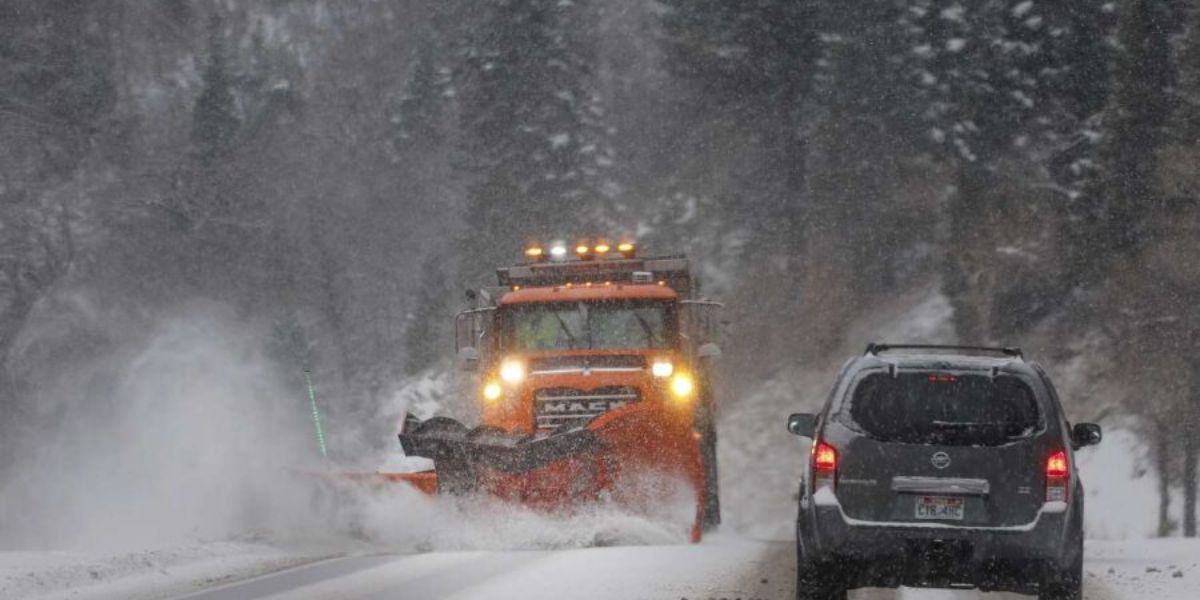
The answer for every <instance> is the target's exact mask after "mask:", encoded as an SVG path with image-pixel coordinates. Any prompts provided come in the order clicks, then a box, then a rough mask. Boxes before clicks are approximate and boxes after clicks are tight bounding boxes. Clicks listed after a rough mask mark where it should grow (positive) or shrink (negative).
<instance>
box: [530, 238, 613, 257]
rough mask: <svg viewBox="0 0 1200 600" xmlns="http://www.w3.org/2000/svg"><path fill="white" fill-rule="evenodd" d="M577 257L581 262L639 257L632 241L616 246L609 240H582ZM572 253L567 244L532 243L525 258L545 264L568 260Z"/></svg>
mask: <svg viewBox="0 0 1200 600" xmlns="http://www.w3.org/2000/svg"><path fill="white" fill-rule="evenodd" d="M574 250H575V252H574V254H575V257H576V258H578V259H579V260H593V259H596V258H605V257H608V256H610V255H612V254H613V251H614V250H615V251H616V254H619V255H621V257H622V258H633V257H634V256H637V244H635V243H634V242H632V241H628V240H626V241H622V242H618V243H616V244H613V243H611V242H609V241H608V240H604V239H600V240H594V241H593V240H581V241H579V242H577V243H576V244H575V248H574ZM570 254H571V253H570V252H568V248H567V244H566V243H565V242H554V243H553V244H550V245H548V246H544V245H542V244H540V243H537V242H535V243H532V244H530V245H529V246H527V247H526V248H525V258H526V259H527V260H529V261H530V262H543V261H545V260H556V261H561V260H567V258H568V256H569V255H570Z"/></svg>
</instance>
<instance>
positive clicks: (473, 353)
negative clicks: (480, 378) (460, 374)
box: [458, 346, 479, 373]
mask: <svg viewBox="0 0 1200 600" xmlns="http://www.w3.org/2000/svg"><path fill="white" fill-rule="evenodd" d="M458 368H459V369H461V370H463V371H467V372H471V373H473V372H475V371H478V370H479V351H478V350H476V349H474V348H472V347H470V346H467V347H465V348H460V349H459V351H458Z"/></svg>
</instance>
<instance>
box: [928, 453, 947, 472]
mask: <svg viewBox="0 0 1200 600" xmlns="http://www.w3.org/2000/svg"><path fill="white" fill-rule="evenodd" d="M929 462H930V463H932V464H933V467H934V468H935V469H945V468H946V467H948V466H950V455H949V454H946V453H945V452H934V453H933V457H931V458H930V459H929Z"/></svg>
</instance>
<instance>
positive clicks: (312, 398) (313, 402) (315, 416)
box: [304, 369, 329, 458]
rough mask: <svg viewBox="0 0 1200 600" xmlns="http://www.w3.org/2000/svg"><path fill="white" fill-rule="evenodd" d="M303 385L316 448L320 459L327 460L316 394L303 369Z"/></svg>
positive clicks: (310, 378)
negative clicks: (315, 436) (315, 433)
mask: <svg viewBox="0 0 1200 600" xmlns="http://www.w3.org/2000/svg"><path fill="white" fill-rule="evenodd" d="M304 385H305V386H307V387H308V403H309V405H310V406H311V407H312V420H313V429H315V430H316V432H317V448H318V449H319V450H320V451H321V458H329V451H328V450H327V449H326V447H325V431H324V430H323V429H321V411H320V409H318V408H317V392H316V389H315V388H313V383H312V376H311V375H310V373H309V370H308V369H304Z"/></svg>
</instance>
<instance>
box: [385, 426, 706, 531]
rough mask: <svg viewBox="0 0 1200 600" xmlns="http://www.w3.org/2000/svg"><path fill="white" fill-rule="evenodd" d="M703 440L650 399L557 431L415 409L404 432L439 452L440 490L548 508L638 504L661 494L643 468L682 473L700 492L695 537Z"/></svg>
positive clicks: (410, 448)
mask: <svg viewBox="0 0 1200 600" xmlns="http://www.w3.org/2000/svg"><path fill="white" fill-rule="evenodd" d="M696 440H697V438H696V435H695V434H694V432H693V430H692V426H691V422H690V419H689V418H684V415H682V414H681V413H679V412H678V411H672V410H670V408H669V407H663V406H658V405H654V404H650V403H645V404H640V405H639V404H635V405H630V406H626V407H623V408H619V409H616V410H612V411H609V412H607V413H604V414H602V415H600V416H597V417H596V418H594V419H592V420H591V421H590V422H589V423H588V424H587V425H586V426H585V427H582V428H577V429H572V430H569V431H563V432H558V433H551V434H545V433H543V434H541V435H534V434H530V433H524V432H507V431H503V430H501V429H498V428H494V427H486V426H483V427H476V428H474V429H468V428H467V427H466V426H465V425H463V424H462V423H459V422H458V421H455V420H453V419H449V418H445V417H434V418H432V419H429V420H428V421H420V420H418V419H415V418H413V417H411V416H410V417H409V418H408V419H407V420H406V421H405V426H404V431H403V433H401V434H400V445H401V446H402V447H403V449H404V453H405V454H406V455H408V456H422V457H426V458H430V459H432V460H433V462H434V473H435V474H436V486H437V492H438V493H439V494H455V495H466V494H475V493H487V494H490V495H493V496H496V497H499V498H502V499H505V500H510V501H516V502H520V503H522V504H525V505H528V506H531V507H534V508H541V509H547V510H570V509H571V508H573V507H575V506H579V505H583V504H585V503H587V502H594V501H596V500H598V499H600V498H609V499H612V500H615V501H617V502H618V503H621V504H625V505H631V506H634V507H636V506H653V505H655V504H656V502H657V499H656V498H657V497H647V496H648V495H647V493H646V490H645V489H634V488H635V487H636V486H631V485H629V483H630V482H631V481H632V482H637V481H639V479H640V476H641V475H642V474H646V473H650V474H655V475H665V476H667V477H668V478H672V479H675V480H680V481H683V482H685V483H686V484H687V485H688V487H689V488H691V489H692V490H693V491H695V493H696V498H697V502H696V513H695V521H694V523H693V526H692V530H691V538H692V541H699V539H700V527H701V523H702V520H703V511H704V507H703V502H702V501H701V500H700V499H701V498H702V496H703V495H702V492H703V489H704V470H703V468H702V464H701V457H700V453H699V446H698V444H697V441H696ZM654 493H658V492H651V493H650V494H649V495H650V496H653V494H654Z"/></svg>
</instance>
